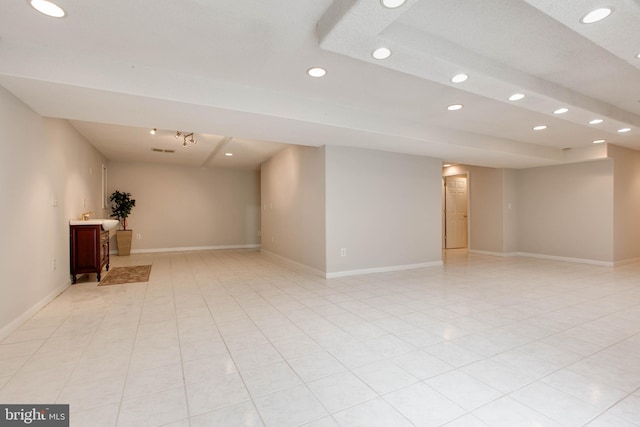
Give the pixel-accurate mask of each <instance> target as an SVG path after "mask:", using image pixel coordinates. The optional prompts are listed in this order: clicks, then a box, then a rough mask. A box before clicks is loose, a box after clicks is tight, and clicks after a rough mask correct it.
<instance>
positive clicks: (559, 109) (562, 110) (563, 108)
mask: <svg viewBox="0 0 640 427" xmlns="http://www.w3.org/2000/svg"><path fill="white" fill-rule="evenodd" d="M567 111H569V109H568V108H565V107H562V108H558V109H557V110H556V111H554V112H553V114H564V113H566V112H567Z"/></svg>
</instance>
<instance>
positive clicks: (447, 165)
mask: <svg viewBox="0 0 640 427" xmlns="http://www.w3.org/2000/svg"><path fill="white" fill-rule="evenodd" d="M449 166H451V164H450V163H445V164H444V165H442V167H443V168H448V167H449Z"/></svg>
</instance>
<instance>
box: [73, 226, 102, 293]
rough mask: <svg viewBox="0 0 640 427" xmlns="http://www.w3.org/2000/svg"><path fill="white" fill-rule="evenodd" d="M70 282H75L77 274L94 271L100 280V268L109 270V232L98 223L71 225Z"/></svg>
mask: <svg viewBox="0 0 640 427" xmlns="http://www.w3.org/2000/svg"><path fill="white" fill-rule="evenodd" d="M69 227H70V232H69V235H70V245H69V246H70V250H71V277H72V279H71V283H74V284H75V283H76V280H77V275H78V274H84V273H96V275H97V279H98V282H99V281H100V277H101V273H102V269H103V268H104V267H105V266H106V267H107V271H109V232H108V231H104V230H103V229H102V227H101V226H100V225H71V226H69Z"/></svg>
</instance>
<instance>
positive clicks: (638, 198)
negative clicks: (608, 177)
mask: <svg viewBox="0 0 640 427" xmlns="http://www.w3.org/2000/svg"><path fill="white" fill-rule="evenodd" d="M607 151H608V155H609V157H611V158H613V200H614V207H613V210H614V213H613V215H614V231H613V235H614V249H613V253H614V256H613V258H614V261H616V262H624V261H630V260H637V259H638V258H640V221H639V220H638V218H640V151H636V150H630V149H628V148H624V147H620V146H617V145H611V144H609V145H608V146H607Z"/></svg>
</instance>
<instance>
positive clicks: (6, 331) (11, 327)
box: [0, 280, 71, 341]
mask: <svg viewBox="0 0 640 427" xmlns="http://www.w3.org/2000/svg"><path fill="white" fill-rule="evenodd" d="M69 286H71V281H70V280H69V281H67V283H65V284H64V285H62V286H59V287H57V288H56V289H55V290H53V291H52V292H50V293H49V295H47V296H46V297H44V298H43V299H41V300H40V301H38V302H37V303H36V304H34V305H32V306H31V308H29V309H28V310H27V311H25V312H24V313H22V314H21V315H20V316H18V317H17V318H15V319H13V320H12V321H11V322H9V323H8V324H7V325H5V326H4V327H3V328H2V329H0V341H2V340H3V339H5V338H6V337H8V336H9V335H11V333H12V332H14V331H15V330H16V329H18V328H19V327H20V326H22V324H23V323H24V322H26V321H27V320H29V319H30V318H31V316H33V315H34V314H36V313H37V312H38V311H40V309H42V307H44V306H45V305H47V304H49V303H50V302H51V301H53V300H54V299H55V298H56V297H57V296H58V295H60V294H61V293H63V292H64V291H65V290H66V289H67V288H68V287H69Z"/></svg>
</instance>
